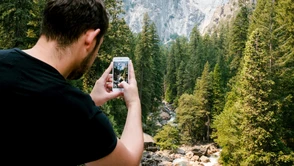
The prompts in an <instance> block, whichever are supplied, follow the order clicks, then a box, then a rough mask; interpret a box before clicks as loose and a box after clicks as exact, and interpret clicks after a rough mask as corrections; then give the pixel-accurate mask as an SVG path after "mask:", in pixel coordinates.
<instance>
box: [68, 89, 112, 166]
mask: <svg viewBox="0 0 294 166" xmlns="http://www.w3.org/2000/svg"><path fill="white" fill-rule="evenodd" d="M67 94H68V93H67ZM67 96H71V97H69V98H68V100H70V103H71V104H70V105H71V106H70V107H71V108H70V109H68V108H67V109H68V110H69V113H68V114H67V115H68V116H67V122H70V123H71V124H72V125H69V126H70V127H69V128H70V130H69V131H72V133H73V134H72V135H73V137H74V138H71V139H72V140H74V143H73V147H74V152H69V153H71V154H72V155H71V156H72V157H74V158H75V160H78V163H87V162H91V161H95V160H98V159H100V158H103V157H105V156H107V155H109V154H110V153H111V152H112V151H113V150H114V149H115V147H116V145H117V136H116V133H115V132H114V129H113V126H112V124H111V122H110V120H109V118H108V117H107V116H106V115H105V114H104V112H103V111H102V110H101V109H100V107H97V106H96V105H95V103H94V102H93V100H92V98H91V97H90V95H88V94H84V93H81V92H79V93H74V94H69V95H67ZM71 148H72V147H71Z"/></svg>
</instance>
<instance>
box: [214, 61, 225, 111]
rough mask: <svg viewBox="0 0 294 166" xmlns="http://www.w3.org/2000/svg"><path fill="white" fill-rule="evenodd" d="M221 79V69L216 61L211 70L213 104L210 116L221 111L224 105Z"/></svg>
mask: <svg viewBox="0 0 294 166" xmlns="http://www.w3.org/2000/svg"><path fill="white" fill-rule="evenodd" d="M222 83H223V81H222V78H221V71H220V67H219V65H218V63H217V64H216V65H215V67H214V71H213V83H212V91H213V97H212V101H213V106H212V110H211V112H212V116H213V117H214V116H217V115H219V114H220V113H221V112H222V111H223V107H224V92H223V84H222Z"/></svg>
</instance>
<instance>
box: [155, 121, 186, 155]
mask: <svg viewBox="0 0 294 166" xmlns="http://www.w3.org/2000/svg"><path fill="white" fill-rule="evenodd" d="M178 135H179V131H178V129H177V128H176V127H174V126H171V125H169V124H167V125H165V126H163V128H162V130H160V131H159V132H158V133H157V134H156V135H155V136H154V140H155V143H156V144H157V145H159V146H160V149H161V150H164V149H168V150H174V151H175V150H176V149H177V148H178V146H179V145H180V140H179V137H178Z"/></svg>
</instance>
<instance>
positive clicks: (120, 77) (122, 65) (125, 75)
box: [112, 57, 130, 91]
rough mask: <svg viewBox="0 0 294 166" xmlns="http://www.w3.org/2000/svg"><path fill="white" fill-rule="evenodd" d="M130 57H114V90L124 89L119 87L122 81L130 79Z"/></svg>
mask: <svg viewBox="0 0 294 166" xmlns="http://www.w3.org/2000/svg"><path fill="white" fill-rule="evenodd" d="M129 61H130V58H129V57H114V58H113V68H112V76H113V81H112V91H123V88H122V87H119V86H118V84H120V83H121V82H122V81H125V82H128V81H129Z"/></svg>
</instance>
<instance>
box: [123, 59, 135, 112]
mask: <svg viewBox="0 0 294 166" xmlns="http://www.w3.org/2000/svg"><path fill="white" fill-rule="evenodd" d="M128 64H129V66H128V67H129V83H126V82H125V81H123V82H122V83H120V84H119V86H121V87H123V88H124V93H123V96H124V100H125V102H126V105H127V107H128V108H129V107H130V106H131V105H132V104H140V99H139V93H138V87H137V81H136V77H135V71H134V67H133V63H132V61H129V63H128Z"/></svg>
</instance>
